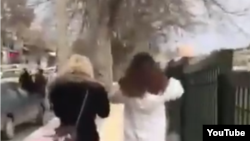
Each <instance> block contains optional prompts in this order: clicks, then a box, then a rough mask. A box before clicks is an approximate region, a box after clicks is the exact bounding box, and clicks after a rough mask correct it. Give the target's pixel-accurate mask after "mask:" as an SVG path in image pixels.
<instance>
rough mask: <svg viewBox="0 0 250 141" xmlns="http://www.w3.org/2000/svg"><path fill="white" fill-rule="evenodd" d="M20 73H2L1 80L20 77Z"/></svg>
mask: <svg viewBox="0 0 250 141" xmlns="http://www.w3.org/2000/svg"><path fill="white" fill-rule="evenodd" d="M20 73H21V72H20V71H6V72H2V75H1V78H10V77H19V76H20Z"/></svg>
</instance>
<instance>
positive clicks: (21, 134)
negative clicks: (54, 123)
mask: <svg viewBox="0 0 250 141" xmlns="http://www.w3.org/2000/svg"><path fill="white" fill-rule="evenodd" d="M53 117H54V115H53V114H52V113H49V114H48V116H47V120H48V121H49V120H51V119H52V118H53ZM40 127H41V126H38V125H36V124H35V123H34V122H32V121H31V122H28V123H25V124H22V125H19V126H17V127H16V131H15V132H16V135H15V138H14V139H12V140H9V141H23V140H24V139H25V138H27V137H28V136H29V135H30V134H32V133H33V132H35V131H36V130H38V129H39V128H40ZM3 141H5V140H3Z"/></svg>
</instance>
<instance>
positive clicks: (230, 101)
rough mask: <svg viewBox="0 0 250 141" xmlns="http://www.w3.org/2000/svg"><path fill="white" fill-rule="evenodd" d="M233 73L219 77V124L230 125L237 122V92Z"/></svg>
mask: <svg viewBox="0 0 250 141" xmlns="http://www.w3.org/2000/svg"><path fill="white" fill-rule="evenodd" d="M230 74H231V73H227V74H221V75H219V77H218V124H219V125H229V124H231V125H232V124H234V121H235V90H236V88H235V87H234V86H233V85H232V79H231V77H230Z"/></svg>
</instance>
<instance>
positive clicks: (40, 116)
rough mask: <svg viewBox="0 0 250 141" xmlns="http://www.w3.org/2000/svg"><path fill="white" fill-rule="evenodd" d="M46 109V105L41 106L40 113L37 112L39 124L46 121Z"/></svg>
mask: <svg viewBox="0 0 250 141" xmlns="http://www.w3.org/2000/svg"><path fill="white" fill-rule="evenodd" d="M45 111H46V110H45V108H44V106H40V107H39V111H38V114H37V117H36V123H37V124H38V125H44V124H45V123H46V120H45Z"/></svg>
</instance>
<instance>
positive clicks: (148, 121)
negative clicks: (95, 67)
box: [110, 53, 184, 141]
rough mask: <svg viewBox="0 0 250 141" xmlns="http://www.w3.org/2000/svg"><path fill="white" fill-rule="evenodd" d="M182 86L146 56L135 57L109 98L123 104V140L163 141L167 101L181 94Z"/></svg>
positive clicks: (165, 138)
mask: <svg viewBox="0 0 250 141" xmlns="http://www.w3.org/2000/svg"><path fill="white" fill-rule="evenodd" d="M183 92H184V90H183V88H182V85H181V83H180V82H179V81H178V80H176V79H174V78H167V77H166V76H165V74H164V73H163V72H162V71H161V70H160V68H159V66H158V65H157V63H156V62H155V61H154V59H153V58H152V57H151V56H150V55H149V54H148V53H138V54H137V55H135V56H134V58H133V60H132V62H131V64H130V66H129V68H128V69H127V71H126V73H125V77H123V78H122V79H121V80H120V81H119V82H118V83H114V85H113V89H112V92H111V95H110V100H111V102H113V103H123V104H124V107H125V109H124V141H166V140H167V138H168V137H166V129H167V127H168V119H167V118H166V115H165V105H164V103H165V102H166V101H170V100H175V99H177V98H179V97H181V95H182V94H183Z"/></svg>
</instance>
